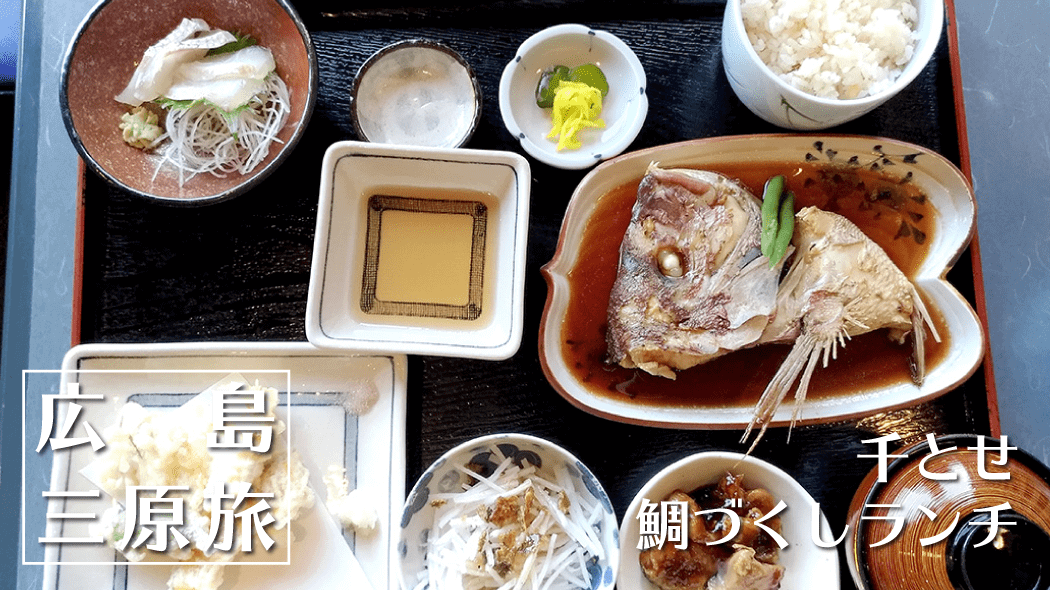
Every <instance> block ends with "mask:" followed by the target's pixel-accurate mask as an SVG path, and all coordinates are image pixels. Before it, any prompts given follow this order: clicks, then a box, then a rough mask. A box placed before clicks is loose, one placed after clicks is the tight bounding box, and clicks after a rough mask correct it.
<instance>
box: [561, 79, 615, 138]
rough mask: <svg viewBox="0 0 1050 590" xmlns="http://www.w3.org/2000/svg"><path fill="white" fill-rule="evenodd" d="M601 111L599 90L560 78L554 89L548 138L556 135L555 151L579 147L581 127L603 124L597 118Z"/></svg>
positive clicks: (603, 122)
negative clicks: (578, 135)
mask: <svg viewBox="0 0 1050 590" xmlns="http://www.w3.org/2000/svg"><path fill="white" fill-rule="evenodd" d="M601 112H602V93H601V90H598V89H597V88H594V87H592V86H588V85H587V84H584V83H583V82H569V81H566V80H562V81H561V82H560V83H559V84H558V88H557V90H556V91H555V93H554V107H553V111H552V112H551V115H552V125H551V132H550V133H549V134H547V138H548V139H553V138H555V137H557V138H558V147H557V149H558V151H561V150H563V149H570V150H574V149H579V148H580V147H581V146H582V145H583V144H582V143H581V142H580V140H579V138H578V137H577V134H578V133H579V132H580V130H582V129H584V128H587V127H599V128H600V127H605V121H603V120H601V119H599V118H598V116H599V115H600V114H601Z"/></svg>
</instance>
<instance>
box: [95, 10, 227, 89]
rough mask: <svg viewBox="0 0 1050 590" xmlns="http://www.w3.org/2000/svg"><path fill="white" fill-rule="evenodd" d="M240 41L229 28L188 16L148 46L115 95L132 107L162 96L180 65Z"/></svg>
mask: <svg viewBox="0 0 1050 590" xmlns="http://www.w3.org/2000/svg"><path fill="white" fill-rule="evenodd" d="M201 33H203V34H201ZM236 40H237V38H236V37H234V36H233V34H232V33H229V32H227V31H222V30H214V31H212V30H211V27H209V26H208V23H206V22H205V21H203V20H202V19H199V18H184V19H182V22H180V23H179V25H178V26H177V27H175V29H173V30H172V31H171V32H170V33H168V35H167V36H165V37H164V38H163V39H161V40H160V41H158V42H156V43H154V44H153V45H151V46H150V47H149V48H148V49H146V52H145V53H143V55H142V60H141V61H139V65H138V67H137V68H135V72H134V73H133V74H132V75H131V80H130V81H129V82H128V85H127V86H126V87H125V88H124V90H123V91H121V93H120V94H118V95H117V96H116V97H115V98H116V99H117V100H118V101H120V102H122V103H125V104H128V105H131V106H138V105H140V104H142V103H143V102H146V101H150V100H154V99H156V98H159V97H160V96H162V95H163V94H164V93H165V91H167V89H168V87H169V86H171V83H172V80H173V79H174V76H175V72H176V71H177V69H178V68H179V66H181V65H182V64H184V63H187V62H190V61H194V60H197V59H201V58H202V57H204V56H205V55H206V54H207V53H208V50H209V49H215V48H216V47H222V46H223V45H226V44H227V43H231V42H233V41H236Z"/></svg>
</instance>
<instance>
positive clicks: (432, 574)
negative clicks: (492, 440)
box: [417, 447, 604, 590]
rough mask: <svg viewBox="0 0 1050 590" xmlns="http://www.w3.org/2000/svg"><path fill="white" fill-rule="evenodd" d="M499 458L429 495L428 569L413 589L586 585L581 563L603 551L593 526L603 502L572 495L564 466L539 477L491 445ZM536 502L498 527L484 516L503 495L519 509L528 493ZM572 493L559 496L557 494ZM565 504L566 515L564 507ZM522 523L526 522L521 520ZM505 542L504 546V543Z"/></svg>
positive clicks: (555, 589) (562, 589)
mask: <svg viewBox="0 0 1050 590" xmlns="http://www.w3.org/2000/svg"><path fill="white" fill-rule="evenodd" d="M491 451H492V452H493V456H494V457H497V458H500V459H501V461H500V463H499V465H498V466H497V467H496V469H495V470H494V471H493V473H492V475H490V476H488V477H483V476H481V475H479V474H477V473H475V472H473V471H469V470H467V469H461V470H462V471H464V472H465V473H467V475H469V476H470V480H469V481H470V484H469V485H470V487H469V488H467V489H466V490H464V491H462V492H458V493H451V494H432V495H431V496H430V501H431V503H432V504H433V505H434V506H435V514H434V528H433V529H432V530H431V532H430V538H429V542H428V547H427V558H426V559H427V569H426V570H425V571H424V572H422V573H421V574H420V579H419V584H418V585H417V588H424V587H429V588H430V590H441V589H443V588H453V589H456V590H459V589H463V590H484V589H489V590H542V589H545V588H550V589H551V590H568V589H576V588H588V587H590V574H589V572H588V571H587V564H588V563H589V562H591V561H593V560H594V559H595V558H596V557H597V558H600V557H601V556H602V555H604V551H603V549H602V547H601V543H600V542H599V540H598V538H597V535H596V534H595V532H594V525H595V522H596V519H595V517H596V515H597V514H600V512H601V507H600V506H599V505H597V504H589V505H583V504H582V502H583V501H584V498H579V497H577V495H576V494H575V493H572V494H570V493H569V492H570V490H573V491H574V488H573V487H572V481H571V478H570V477H569V475H568V472H567V471H566V470H564V468H562V469H559V470H556V472H555V473H554V476H555V477H554V478H553V480H550V479H547V478H544V477H541V476H540V475H538V473H537V470H536V468H535V467H534V466H531V465H528V464H527V463H526V464H525V465H524V466H522V467H519V466H517V465H514V464H513V462H512V461H511V459H510V458H506V457H503V455H502V453H501V452H500V451H499V449H498V447H493V448H492V449H491ZM529 492H531V494H532V495H533V496H534V501H533V502H532V504H531V511H530V512H529V514H528V515H527V517H523V516H522V514H521V513H520V512H519V514H518V516H517V517H515V518H514V519H513V522H511V523H510V524H506V525H503V526H497V525H495V524H494V523H492V522H489V515H490V514H491V513H492V509H493V508H494V507H495V506H496V504H497V502H498V501H499V500H500V499H501V498H510V497H517V498H518V499H519V500H518V502H519V504H518V509H519V510H522V509H523V507H524V506H525V505H526V504H525V502H526V494H527V493H529ZM563 496H564V497H566V498H568V499H570V501H569V502H563V500H562V498H563ZM565 504H567V511H568V514H566V513H564V512H563V511H562V508H561V507H562V506H563V505H565ZM529 518H532V520H531V522H528V519H529ZM525 522H528V524H527V526H525V525H524V523H525ZM504 544H506V546H505V547H504V546H503V545H504ZM501 549H504V553H506V551H507V550H510V551H512V552H513V553H514V554H515V556H516V557H517V558H518V559H517V560H515V559H511V560H510V561H509V562H507V558H506V556H504V557H503V562H505V563H500V559H499V558H498V556H497V554H499V553H500V550H501Z"/></svg>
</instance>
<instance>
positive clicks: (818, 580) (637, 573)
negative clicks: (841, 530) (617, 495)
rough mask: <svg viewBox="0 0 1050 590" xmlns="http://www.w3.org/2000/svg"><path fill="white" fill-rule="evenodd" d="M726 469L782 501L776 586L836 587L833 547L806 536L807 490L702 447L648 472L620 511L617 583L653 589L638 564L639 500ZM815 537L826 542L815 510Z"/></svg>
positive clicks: (711, 479)
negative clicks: (817, 529) (780, 576)
mask: <svg viewBox="0 0 1050 590" xmlns="http://www.w3.org/2000/svg"><path fill="white" fill-rule="evenodd" d="M727 471H731V472H732V473H734V474H738V475H742V476H743V482H744V487H747V488H756V487H759V488H764V489H766V490H768V491H769V492H770V493H771V494H773V497H774V498H775V499H777V500H783V501H784V503H785V504H786V505H787V508H785V509H784V510H783V511H782V512H780V514H779V516H780V526H781V536H783V537H784V540H786V541H787V542H788V546H787V547H786V548H784V549H781V551H780V559H779V562H778V563H780V565H783V566H784V577H783V579H782V580H781V582H780V587H781V588H821V589H826V590H837V589H838V588H839V559H838V551H837V550H836V549H835V548H834V547H831V548H829V549H823V548H821V547H819V546H818V545H816V544H815V543H814V542H813V540H812V532H811V531H812V518H813V516H812V515H813V511H814V510H819V507H818V506H817V504H816V501H815V500H814V499H813V497H812V496H810V494H809V492H807V491H806V489H805V488H803V487H802V485H801V484H799V483H798V482H797V481H795V479H794V478H792V477H791V476H790V475H788V474H787V473H785V472H784V471H783V470H781V469H780V468H778V467H776V466H774V465H772V464H770V463H767V462H765V461H763V460H761V459H757V458H755V457H745V456H744V455H742V454H740V453H730V452H723V451H708V452H703V453H697V454H695V455H690V456H688V457H685V458H684V459H681V460H679V461H677V462H675V463H673V464H671V465H669V466H667V467H666V468H664V469H663V470H661V471H660V472H659V473H657V474H656V475H654V476H653V478H652V479H650V480H649V481H648V482H646V484H645V485H644V486H642V489H641V490H639V491H638V494H637V495H636V496H635V497H634V500H633V501H632V502H631V505H630V506H629V507H628V508H627V512H626V513H625V514H624V517H623V523H622V524H621V525H620V543H621V544H622V546H623V549H622V550H621V552H620V575H619V578H618V583H619V587H620V588H623V589H624V590H628V589H629V590H657V586H656V585H655V584H653V583H652V582H650V581H649V580H648V579H647V578H646V577H645V574H644V573H642V568H641V567H640V566H639V564H638V554H639V550H638V541H639V524H638V514H639V512H640V510H641V507H642V500H643V499H647V500H648V501H649V502H651V503H654V504H659V503H660V502H661V501H662V500H664V499H665V498H666V497H667V496H668V495H669V494H670V493H671V492H673V491H675V490H682V491H684V492H687V493H688V492H691V491H693V490H695V489H697V488H699V487H701V486H704V485H707V484H711V483H715V482H716V481H718V479H719V478H721V477H723V476H724V475H725V474H726V472H727ZM821 538H822V539H824V540H826V541H827V540H831V539H832V534H831V531H830V527H829V526H828V524H827V521H826V519H825V518H824V517H823V514H821Z"/></svg>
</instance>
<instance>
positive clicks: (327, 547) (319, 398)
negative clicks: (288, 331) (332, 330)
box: [26, 342, 406, 590]
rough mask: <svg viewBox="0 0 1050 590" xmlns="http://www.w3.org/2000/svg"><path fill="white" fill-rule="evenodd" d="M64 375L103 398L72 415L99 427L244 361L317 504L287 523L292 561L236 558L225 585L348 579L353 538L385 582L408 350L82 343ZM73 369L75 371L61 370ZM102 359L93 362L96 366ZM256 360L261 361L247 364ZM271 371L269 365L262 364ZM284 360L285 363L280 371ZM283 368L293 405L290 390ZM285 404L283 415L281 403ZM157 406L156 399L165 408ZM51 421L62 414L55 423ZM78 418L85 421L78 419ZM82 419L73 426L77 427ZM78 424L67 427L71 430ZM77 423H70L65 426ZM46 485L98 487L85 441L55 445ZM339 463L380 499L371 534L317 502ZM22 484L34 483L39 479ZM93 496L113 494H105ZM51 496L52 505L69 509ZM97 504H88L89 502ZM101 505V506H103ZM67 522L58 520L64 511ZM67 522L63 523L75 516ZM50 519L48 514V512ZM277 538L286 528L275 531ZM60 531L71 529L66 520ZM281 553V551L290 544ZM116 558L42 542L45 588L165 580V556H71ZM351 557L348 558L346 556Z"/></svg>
mask: <svg viewBox="0 0 1050 590" xmlns="http://www.w3.org/2000/svg"><path fill="white" fill-rule="evenodd" d="M63 371H66V372H67V374H66V377H65V378H66V380H67V381H78V382H79V383H80V386H81V395H91V394H98V393H101V394H103V395H104V400H103V401H101V402H85V403H82V404H81V405H82V406H83V407H84V410H83V414H82V415H81V417H80V422H79V424H81V425H82V424H84V423H85V422H86V423H87V424H90V425H91V426H92V427H93V428H94V429H95V430H96V431H97V432H98V433H99V434H101V435H103V439H104V434H103V432H104V430H105V428H106V427H107V426H109V425H110V424H111V423H113V421H114V419H115V418H116V415H117V412H118V411H119V408H120V406H121V405H122V404H123V403H124V402H126V401H132V400H133V401H136V402H138V403H139V404H141V405H143V406H145V407H147V408H151V409H163V408H174V407H177V406H179V405H181V404H182V403H185V402H186V401H188V400H189V399H190V398H192V397H193V396H194V395H196V394H197V393H200V392H201V391H203V390H204V389H206V388H207V387H209V386H210V385H212V384H214V383H215V382H217V381H219V380H220V379H222V378H223V377H225V376H226V375H227V374H229V373H239V374H241V375H243V376H244V377H245V378H246V379H247V380H248V381H250V382H255V380H256V379H258V381H259V383H260V384H262V385H268V386H272V387H275V388H277V389H278V391H280V392H281V393H282V395H281V403H280V406H281V407H280V408H279V409H278V410H277V411H278V415H279V416H280V417H281V418H282V419H284V420H285V421H286V422H287V423H288V425H289V432H290V433H291V446H292V449H293V450H295V451H297V452H298V453H299V454H300V456H301V457H302V459H303V463H304V464H305V465H306V467H307V468H308V469H309V470H310V485H311V487H312V488H313V489H314V492H315V503H314V508H313V509H311V510H309V511H307V512H306V513H305V514H303V515H301V516H300V518H299V519H298V520H296V521H294V522H293V523H292V525H291V527H290V528H291V536H292V539H293V540H292V544H291V547H292V553H291V565H242V566H233V567H228V569H227V570H226V571H225V579H226V582H225V583H224V585H223V589H224V590H234V589H238V590H239V589H242V588H244V589H247V588H254V587H259V585H260V584H264V585H265V587H266V588H268V590H273V589H275V588H288V589H292V588H321V587H337V586H341V585H345V584H346V583H347V579H346V576H348V575H350V574H351V573H352V572H348V568H347V564H346V563H345V561H347V560H348V558H347V555H349V553H348V550H352V552H353V554H354V555H356V557H357V560H358V561H359V562H360V565H361V569H363V570H364V573H365V575H366V577H367V578H368V579H369V581H370V582H371V585H372V586H373V588H376V589H382V588H388V587H390V585H391V583H392V581H393V580H396V577H395V575H394V566H395V561H394V556H395V554H394V552H393V551H392V548H393V543H394V542H395V540H396V539H397V535H396V534H392V533H395V532H396V531H397V530H398V528H397V527H398V526H399V522H400V515H401V508H402V504H403V502H404V497H405V481H404V479H405V395H406V394H405V378H406V362H405V357H404V356H400V355H376V356H368V355H361V356H348V355H345V354H332V353H330V352H323V351H319V350H318V349H316V348H315V347H313V346H311V345H310V344H308V343H243V342H241V343H180V344H145V345H103V344H95V345H81V346H77V347H75V348H73V349H72V350H70V352H69V353H68V354H67V355H66V358H65V361H64V363H63ZM69 371H80V372H79V373H68V372H69ZM96 371H97V373H96ZM253 371H257V372H255V373H253ZM261 371H270V372H261ZM283 371H288V373H284V372H283ZM289 375H290V384H291V397H290V400H291V402H290V407H286V406H285V403H286V402H285V400H286V399H288V398H287V397H286V395H285V392H286V391H287V389H288V382H289ZM362 383H371V384H373V385H374V386H375V388H376V390H377V391H378V394H379V395H378V399H377V401H376V402H375V404H374V405H373V406H371V408H370V409H369V410H368V411H366V412H364V413H361V414H360V415H358V414H357V413H355V412H353V411H350V410H348V409H347V408H345V407H344V404H343V403H342V400H343V399H346V398H345V396H342V395H340V394H343V393H346V392H348V390H351V389H353V388H355V387H359V386H360V385H361V384H362ZM286 409H287V410H288V412H289V413H290V416H288V415H285V414H284V411H285V410H286ZM162 411H163V410H162ZM56 427H57V425H56ZM80 427H82V426H80ZM80 427H78V428H80ZM76 432H79V431H74V434H75V433H76ZM72 435H73V434H71V436H72ZM46 452H49V453H53V455H54V462H53V468H52V478H51V479H52V483H51V489H52V490H55V491H59V490H61V491H75V490H91V489H97V488H93V486H92V485H91V484H90V482H88V481H87V480H86V479H85V478H84V477H83V476H82V475H81V474H80V470H81V469H82V468H83V467H84V465H86V464H87V463H89V462H90V461H92V460H93V458H94V455H93V454H92V453H91V451H90V449H89V448H87V447H81V450H80V451H78V452H65V451H59V452H56V451H53V450H51V449H50V448H47V449H46ZM331 464H337V465H341V466H344V467H345V468H346V471H347V479H348V480H349V482H350V488H351V489H354V488H361V489H362V490H364V491H366V492H367V493H368V495H369V496H371V497H372V498H373V499H374V500H376V501H377V507H378V508H379V514H380V525H379V529H380V530H378V531H377V532H376V533H374V534H371V535H355V534H354V533H352V532H346V531H342V532H341V531H339V530H338V527H337V526H333V524H332V520H331V518H329V517H328V515H327V512H326V511H325V510H324V501H325V497H326V491H325V489H326V488H325V485H324V482H323V481H322V477H323V476H324V473H325V471H326V469H327V468H328V466H329V465H331ZM30 487H34V489H31V490H27V492H26V493H27V494H28V493H35V494H38V495H39V494H40V493H41V491H42V490H36V489H35V486H30ZM102 496H103V498H102V499H100V500H98V502H99V503H98V504H97V506H103V507H104V505H108V502H109V499H108V498H107V497H106V496H105V494H102ZM65 502H78V503H80V502H85V501H84V500H74V501H70V500H55V499H52V500H51V505H50V508H49V511H51V512H55V511H56V510H63V509H67V510H69V509H75V510H77V511H79V510H80V509H81V508H82V507H83V506H82V505H81V506H69V507H67V506H65V505H64V503H65ZM93 510H94V508H91V511H93ZM99 512H101V510H100V511H99ZM60 522H62V521H60ZM83 524H84V523H80V522H77V523H72V524H71V525H69V526H73V527H76V526H82V525H83ZM52 527H54V523H52ZM27 529H28V530H27V533H26V535H27V539H28V540H29V541H31V542H36V537H37V536H38V535H39V533H40V532H42V531H43V526H42V525H41V524H40V523H36V524H35V525H34V524H33V523H28V524H27ZM277 532H278V535H276V536H275V540H276V541H277V542H278V543H280V542H282V541H283V540H284V539H286V538H287V537H285V536H284V535H285V531H277ZM64 536H70V535H69V534H68V532H66V533H65V534H64ZM285 555H287V554H285ZM116 561H123V559H122V558H120V557H119V556H118V555H117V554H116V553H115V552H114V551H113V550H112V549H109V548H108V547H105V546H98V545H78V546H71V545H64V544H56V545H50V544H49V545H48V546H47V547H46V550H45V562H47V563H46V565H45V568H44V583H43V585H42V587H43V588H44V590H74V589H75V590H110V589H112V590H153V589H157V590H163V589H164V588H165V587H166V586H165V583H166V581H167V578H168V575H169V573H170V569H171V566H168V565H141V566H140V565H131V566H128V565H125V564H123V563H116V564H106V565H71V563H73V562H75V563H85V562H93V563H98V562H116ZM350 561H352V560H350Z"/></svg>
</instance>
